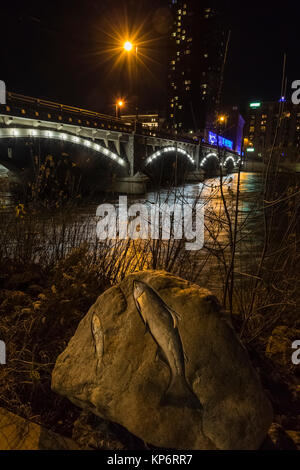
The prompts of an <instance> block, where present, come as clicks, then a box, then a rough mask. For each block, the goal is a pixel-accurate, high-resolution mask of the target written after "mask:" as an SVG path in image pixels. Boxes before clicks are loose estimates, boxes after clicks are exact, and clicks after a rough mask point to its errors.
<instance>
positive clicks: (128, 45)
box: [123, 41, 139, 130]
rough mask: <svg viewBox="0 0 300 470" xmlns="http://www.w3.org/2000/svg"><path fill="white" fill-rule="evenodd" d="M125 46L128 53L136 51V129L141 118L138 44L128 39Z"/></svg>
mask: <svg viewBox="0 0 300 470" xmlns="http://www.w3.org/2000/svg"><path fill="white" fill-rule="evenodd" d="M123 48H124V50H125V51H126V52H127V53H131V52H132V51H134V53H135V54H134V56H135V64H134V65H135V67H134V68H135V73H134V74H135V92H136V94H137V102H136V108H135V110H136V117H135V130H136V126H137V122H138V119H139V108H138V101H139V96H138V95H139V94H138V47H137V45H134V44H133V43H132V42H131V41H126V42H125V43H124V45H123Z"/></svg>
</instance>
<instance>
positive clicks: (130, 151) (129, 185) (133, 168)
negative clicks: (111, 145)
mask: <svg viewBox="0 0 300 470" xmlns="http://www.w3.org/2000/svg"><path fill="white" fill-rule="evenodd" d="M125 151H126V156H127V160H128V170H129V171H128V173H129V174H128V176H125V177H122V178H117V179H116V181H115V183H114V188H113V190H114V191H115V192H117V193H124V194H136V195H139V194H145V192H146V190H147V183H148V181H149V178H148V176H146V175H144V174H143V173H142V172H140V171H137V165H136V154H137V139H136V136H135V134H132V135H130V136H129V138H128V142H127V143H126V144H125Z"/></svg>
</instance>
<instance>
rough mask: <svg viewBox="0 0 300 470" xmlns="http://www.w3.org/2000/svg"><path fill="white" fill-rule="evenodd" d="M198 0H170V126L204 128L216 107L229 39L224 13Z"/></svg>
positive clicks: (192, 129)
mask: <svg viewBox="0 0 300 470" xmlns="http://www.w3.org/2000/svg"><path fill="white" fill-rule="evenodd" d="M203 5H204V4H203V3H202V2H201V1H199V0H170V8H171V10H172V14H173V27H172V31H171V38H170V61H169V64H168V111H167V122H168V126H169V127H170V128H172V129H176V130H178V132H182V131H183V132H190V131H193V132H197V131H198V130H199V129H204V127H205V121H206V117H207V114H209V113H212V112H214V111H215V108H216V105H217V100H218V94H219V89H220V83H221V71H222V64H223V60H224V53H225V47H226V41H227V35H228V33H227V30H226V28H225V25H224V24H223V22H222V17H221V16H220V14H219V13H217V12H216V11H215V10H214V9H213V8H209V7H205V6H203Z"/></svg>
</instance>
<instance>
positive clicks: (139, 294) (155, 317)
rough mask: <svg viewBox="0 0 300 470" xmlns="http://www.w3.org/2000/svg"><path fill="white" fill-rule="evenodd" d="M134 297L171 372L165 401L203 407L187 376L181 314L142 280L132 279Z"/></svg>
mask: <svg viewBox="0 0 300 470" xmlns="http://www.w3.org/2000/svg"><path fill="white" fill-rule="evenodd" d="M133 297H134V301H135V304H136V307H137V310H138V312H139V313H140V315H141V317H142V319H143V321H144V323H145V324H146V326H147V327H148V329H149V331H150V333H151V335H152V337H153V339H154V340H155V342H156V343H157V345H158V347H159V352H160V353H163V358H164V360H165V362H166V363H167V364H168V366H169V368H170V371H171V378H170V383H169V386H168V389H167V391H166V393H165V397H164V399H163V402H164V403H165V404H170V405H175V406H176V405H177V406H180V405H184V406H187V407H190V408H199V409H202V405H201V404H200V402H199V400H198V398H197V397H196V395H195V394H194V392H193V391H192V390H191V388H190V386H189V385H188V383H187V380H186V377H185V362H184V359H185V358H184V356H185V355H184V352H183V347H182V342H181V338H180V335H179V332H178V328H177V324H178V320H179V319H180V317H179V315H178V314H177V313H176V312H174V310H172V309H171V308H170V307H168V306H167V305H166V304H165V302H164V301H163V300H162V299H161V297H160V296H159V295H158V294H157V293H156V292H155V291H154V290H153V289H152V287H150V286H149V285H148V284H146V283H144V282H142V281H134V282H133Z"/></svg>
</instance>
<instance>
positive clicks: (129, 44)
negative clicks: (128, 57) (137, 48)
mask: <svg viewBox="0 0 300 470" xmlns="http://www.w3.org/2000/svg"><path fill="white" fill-rule="evenodd" d="M124 49H125V51H127V52H130V51H132V49H133V44H132V42H130V41H126V42H125V43H124Z"/></svg>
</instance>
